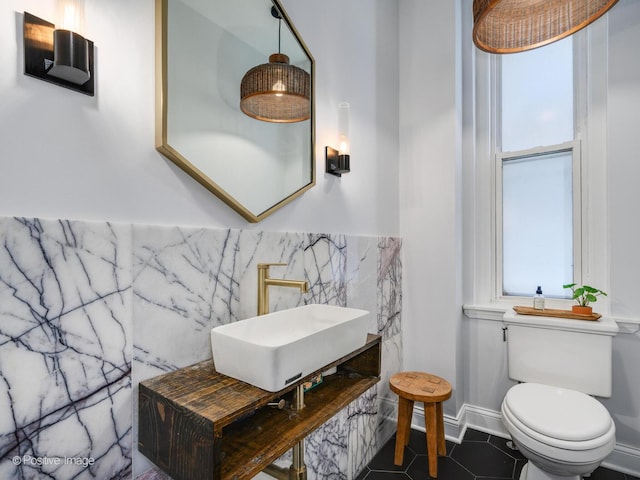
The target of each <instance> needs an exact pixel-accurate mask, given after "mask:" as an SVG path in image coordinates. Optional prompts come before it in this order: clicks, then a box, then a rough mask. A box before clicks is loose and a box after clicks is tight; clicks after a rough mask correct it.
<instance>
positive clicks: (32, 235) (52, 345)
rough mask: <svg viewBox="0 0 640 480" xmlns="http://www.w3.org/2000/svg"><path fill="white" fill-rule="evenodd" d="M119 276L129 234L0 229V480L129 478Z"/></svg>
mask: <svg viewBox="0 0 640 480" xmlns="http://www.w3.org/2000/svg"><path fill="white" fill-rule="evenodd" d="M130 272H131V227H130V226H124V225H121V226H118V225H113V224H110V223H89V222H75V221H73V222H72V221H63V220H59V221H53V220H37V219H35V220H34V219H25V218H2V219H0V478H2V479H12V478H19V479H22V478H24V479H40V478H47V479H50V478H53V479H57V480H63V479H71V478H74V479H85V478H86V479H88V478H101V479H119V478H130V476H131V449H132V435H131V391H132V389H131V354H132V352H131V345H132V342H131V273H130Z"/></svg>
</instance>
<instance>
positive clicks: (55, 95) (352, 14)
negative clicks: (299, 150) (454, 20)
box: [0, 0, 399, 235]
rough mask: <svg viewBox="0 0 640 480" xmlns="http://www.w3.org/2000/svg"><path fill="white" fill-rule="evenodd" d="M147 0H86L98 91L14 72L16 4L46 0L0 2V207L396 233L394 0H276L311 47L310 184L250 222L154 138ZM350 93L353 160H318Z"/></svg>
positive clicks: (32, 7)
mask: <svg viewBox="0 0 640 480" xmlns="http://www.w3.org/2000/svg"><path fill="white" fill-rule="evenodd" d="M154 4H155V2H154V0H136V1H130V0H87V1H86V2H85V9H86V12H85V34H86V36H87V38H89V39H91V40H93V41H94V42H95V45H96V62H97V63H96V80H97V84H96V91H97V93H96V96H95V97H93V98H92V97H88V96H85V95H82V94H78V93H76V92H72V91H69V90H66V89H64V88H60V87H57V86H53V85H51V84H48V83H46V82H43V81H40V80H36V79H33V78H30V77H27V76H25V75H24V74H23V60H22V56H23V48H22V13H23V11H28V12H29V13H32V14H34V15H36V16H39V17H42V18H44V19H46V20H49V21H54V15H53V12H54V0H8V1H3V2H2V4H1V5H0V45H1V47H0V62H1V63H0V64H1V65H3V67H2V68H1V69H0V145H1V148H2V150H1V154H0V215H4V216H14V215H15V216H37V217H45V218H60V217H63V218H72V219H82V220H110V221H124V222H136V223H152V224H177V225H198V226H212V227H232V228H258V229H263V230H275V231H312V232H342V233H353V234H372V235H377V234H389V235H394V234H395V235H397V234H398V232H399V223H398V208H399V207H398V163H397V155H398V129H397V118H398V114H397V110H398V107H397V91H398V68H397V60H395V58H396V52H397V41H398V35H397V25H398V22H397V7H396V2H388V1H383V0H376V1H375V2H372V1H370V0H354V1H351V2H348V3H347V4H345V3H344V2H340V1H339V0H329V1H325V2H322V3H318V2H312V1H311V0H285V1H284V2H283V4H284V7H285V9H286V10H287V12H288V13H289V15H290V17H291V18H292V20H293V22H294V23H295V25H296V27H297V29H298V31H299V32H300V33H301V35H302V37H303V39H304V41H305V43H306V44H307V46H308V47H309V49H310V51H311V53H312V54H313V55H314V57H315V60H316V72H317V74H316V82H317V83H316V85H317V87H316V101H317V118H316V168H317V185H316V186H315V187H314V188H313V189H311V190H310V191H309V192H308V193H306V194H305V195H303V197H302V198H301V199H299V200H296V201H294V202H292V203H291V204H290V205H288V206H286V207H285V208H284V209H282V210H281V211H279V212H276V213H275V214H273V215H272V216H271V217H269V218H267V219H266V220H264V221H263V222H261V223H260V224H258V225H252V224H248V223H247V222H246V221H245V220H244V219H242V218H241V217H240V216H239V215H237V214H236V213H235V212H233V211H232V210H231V209H230V208H228V207H227V206H226V205H224V204H223V203H222V202H221V201H219V200H218V199H217V197H215V196H213V195H212V194H210V193H209V192H208V191H207V190H205V189H204V188H203V187H201V186H200V185H199V184H197V183H196V182H195V181H194V180H192V179H191V177H189V176H187V175H186V174H185V173H183V172H182V170H180V169H179V168H177V167H176V166H174V165H173V163H171V162H169V161H167V160H166V159H165V158H164V157H162V156H161V155H160V154H159V153H157V152H156V151H155V149H154V120H155V112H154V109H155V105H154V78H155V77H154V25H155V23H154V12H155V9H154ZM341 101H346V102H350V104H351V125H350V131H351V140H352V142H351V143H352V144H351V157H352V158H351V163H352V172H351V173H350V174H347V175H344V176H343V177H342V179H338V178H337V177H333V176H327V175H325V173H324V146H325V145H327V144H330V145H336V144H337V127H338V110H337V107H338V103H339V102H341Z"/></svg>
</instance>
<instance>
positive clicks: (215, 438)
mask: <svg viewBox="0 0 640 480" xmlns="http://www.w3.org/2000/svg"><path fill="white" fill-rule="evenodd" d="M243 360H244V359H239V361H243ZM380 363H381V337H380V336H378V335H371V334H370V335H369V336H368V338H367V342H366V344H365V345H364V346H363V347H361V348H359V349H357V350H355V351H354V352H352V353H351V354H349V355H347V356H345V357H342V358H340V359H338V360H336V361H335V362H333V363H330V364H329V365H326V366H324V367H323V368H321V369H319V370H318V371H316V372H313V373H312V374H310V375H308V376H307V377H304V378H301V379H300V380H299V381H298V382H297V383H294V384H291V385H290V386H288V387H287V388H285V389H283V390H281V391H279V392H267V391H265V390H262V389H260V388H257V387H254V386H252V385H249V384H247V383H244V382H242V381H240V380H236V379H233V378H231V377H227V376H226V375H222V374H220V373H218V372H216V371H215V369H214V367H213V362H212V361H211V360H207V361H204V362H200V363H197V364H195V365H192V366H190V367H186V368H182V369H180V370H176V371H174V372H170V373H166V374H164V375H160V376H158V377H155V378H152V379H149V380H145V381H143V382H140V384H139V391H138V399H139V402H138V449H139V450H140V452H142V453H143V454H144V455H145V456H146V457H147V458H149V460H151V461H152V462H153V463H155V464H156V465H157V466H158V467H159V468H161V469H162V470H163V471H164V472H166V473H167V474H169V475H170V476H171V477H173V478H174V479H175V480H197V479H207V480H244V479H249V478H251V477H253V476H255V475H257V474H258V473H259V472H261V471H262V470H263V469H264V468H265V467H266V466H267V465H269V464H271V463H273V462H274V461H275V460H277V459H278V458H279V457H280V456H282V455H283V454H284V453H285V452H286V451H287V450H289V449H290V448H292V447H293V446H294V445H295V444H296V443H298V442H299V441H300V440H302V439H304V438H305V437H306V436H307V435H309V434H310V433H311V432H313V431H314V430H315V429H316V428H318V427H319V426H320V425H322V424H323V423H325V422H326V421H328V420H329V419H330V418H331V417H333V416H334V415H335V414H336V413H338V412H339V411H340V410H342V409H343V408H344V407H346V406H347V405H348V404H349V403H351V402H352V401H353V400H355V399H356V398H357V397H359V396H360V395H362V394H363V393H364V392H366V391H367V390H368V389H369V388H371V387H372V386H373V385H375V384H376V383H377V382H378V381H379V380H380ZM333 367H336V368H337V372H336V373H335V374H333V375H328V376H325V377H324V381H323V383H322V384H321V385H319V386H317V387H315V388H314V389H313V390H310V391H308V392H307V393H306V394H305V396H304V401H305V408H303V409H302V410H297V411H296V410H292V409H290V408H288V407H286V408H284V409H276V408H272V407H270V406H268V405H267V404H269V403H272V402H274V401H278V400H280V399H284V400H285V401H287V404H289V403H291V402H292V397H293V393H294V391H295V389H296V387H297V386H298V385H300V384H302V383H304V382H305V381H309V380H310V379H311V378H313V377H314V376H316V375H317V374H318V373H320V372H324V371H327V370H328V369H330V368H333Z"/></svg>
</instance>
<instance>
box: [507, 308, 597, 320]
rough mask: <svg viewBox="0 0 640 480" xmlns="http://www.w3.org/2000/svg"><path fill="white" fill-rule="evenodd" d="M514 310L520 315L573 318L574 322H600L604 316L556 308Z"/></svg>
mask: <svg viewBox="0 0 640 480" xmlns="http://www.w3.org/2000/svg"><path fill="white" fill-rule="evenodd" d="M513 309H514V310H515V311H516V313H518V314H520V315H537V316H538V317H558V318H571V319H574V320H590V321H594V320H598V319H599V318H600V317H601V316H602V315H600V314H599V313H592V314H591V315H583V314H581V313H573V312H572V311H571V310H557V309H554V308H545V309H544V310H536V309H535V308H531V307H519V306H515V307H513Z"/></svg>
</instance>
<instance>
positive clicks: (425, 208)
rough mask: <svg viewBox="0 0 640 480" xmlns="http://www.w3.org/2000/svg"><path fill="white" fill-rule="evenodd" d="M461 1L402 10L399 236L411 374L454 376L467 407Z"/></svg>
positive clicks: (452, 410)
mask: <svg viewBox="0 0 640 480" xmlns="http://www.w3.org/2000/svg"><path fill="white" fill-rule="evenodd" d="M459 14H460V7H459V1H455V2H424V1H422V0H402V1H401V2H400V72H401V73H400V171H401V176H400V192H401V202H400V212H401V218H400V234H401V236H402V238H403V248H404V255H405V259H406V261H405V265H404V270H403V272H404V277H403V292H404V297H403V300H404V308H403V346H404V352H405V355H404V361H405V365H404V366H405V369H406V370H423V371H427V372H431V373H434V374H436V375H440V376H442V377H444V378H446V379H447V380H448V381H449V382H450V383H451V384H452V386H453V388H454V395H453V399H452V400H450V401H448V402H446V403H445V404H444V408H445V412H446V413H448V414H450V415H455V414H456V412H457V411H458V409H459V408H460V407H461V401H462V393H463V389H462V387H463V385H462V378H463V375H464V372H463V371H462V367H463V365H462V348H461V345H462V341H461V324H462V309H461V306H462V282H461V278H462V275H461V269H462V250H461V241H462V230H461V222H462V214H461V187H460V181H461V165H462V158H461V137H460V136H461V133H462V117H461V102H462V89H461V83H460V82H461V67H462V64H461V53H460V29H459V25H458V16H459Z"/></svg>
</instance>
